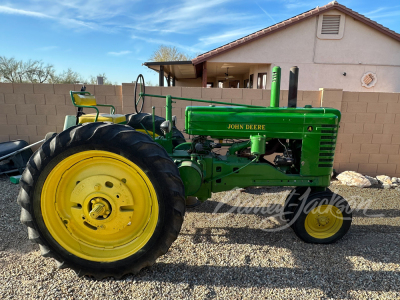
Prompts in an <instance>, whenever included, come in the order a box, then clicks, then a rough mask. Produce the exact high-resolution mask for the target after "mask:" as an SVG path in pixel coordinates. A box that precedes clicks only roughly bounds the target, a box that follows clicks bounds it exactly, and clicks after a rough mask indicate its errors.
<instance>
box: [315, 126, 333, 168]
mask: <svg viewBox="0 0 400 300" xmlns="http://www.w3.org/2000/svg"><path fill="white" fill-rule="evenodd" d="M322 128H323V129H322ZM337 131H338V127H337V125H321V133H322V135H321V139H320V142H319V150H320V153H319V159H318V167H320V168H332V167H333V157H334V155H335V148H336V133H337Z"/></svg>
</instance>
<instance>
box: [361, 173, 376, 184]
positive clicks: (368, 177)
mask: <svg viewBox="0 0 400 300" xmlns="http://www.w3.org/2000/svg"><path fill="white" fill-rule="evenodd" d="M364 177H365V178H367V179H368V180H369V182H371V185H378V184H379V181H378V179H376V178H375V177H371V176H368V175H365V176H364Z"/></svg>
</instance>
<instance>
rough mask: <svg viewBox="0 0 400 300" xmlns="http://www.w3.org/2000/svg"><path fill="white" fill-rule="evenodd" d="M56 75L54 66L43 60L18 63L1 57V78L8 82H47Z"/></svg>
mask: <svg viewBox="0 0 400 300" xmlns="http://www.w3.org/2000/svg"><path fill="white" fill-rule="evenodd" d="M53 74H54V68H53V65H50V64H47V65H44V63H43V62H42V61H41V60H31V59H30V60H28V61H27V62H23V61H22V60H21V61H17V60H16V59H15V58H13V57H12V58H6V57H4V56H0V78H2V79H3V80H4V81H6V82H19V83H22V82H31V83H44V82H47V81H48V80H49V79H50V78H51V75H53Z"/></svg>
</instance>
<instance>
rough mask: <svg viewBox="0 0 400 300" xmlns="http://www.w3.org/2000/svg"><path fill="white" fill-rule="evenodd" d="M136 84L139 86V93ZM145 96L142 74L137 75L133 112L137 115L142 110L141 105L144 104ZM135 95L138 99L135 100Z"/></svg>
mask: <svg viewBox="0 0 400 300" xmlns="http://www.w3.org/2000/svg"><path fill="white" fill-rule="evenodd" d="M138 84H139V85H140V91H138ZM143 94H145V84H144V77H143V75H142V74H139V76H138V77H137V78H136V83H135V93H134V95H135V98H134V99H135V110H136V113H137V114H140V113H141V112H142V109H143V104H144V96H143ZM136 95H137V96H138V98H137V99H136Z"/></svg>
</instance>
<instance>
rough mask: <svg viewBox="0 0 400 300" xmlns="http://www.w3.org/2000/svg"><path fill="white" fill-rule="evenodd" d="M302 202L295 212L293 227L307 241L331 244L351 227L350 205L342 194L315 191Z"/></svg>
mask: <svg viewBox="0 0 400 300" xmlns="http://www.w3.org/2000/svg"><path fill="white" fill-rule="evenodd" d="M303 201H305V202H304V204H303V203H301V204H300V205H299V206H298V207H297V209H296V212H295V214H294V218H295V220H294V223H293V225H292V229H293V230H294V232H295V234H296V235H297V236H298V237H299V238H300V239H302V240H303V241H305V242H307V243H316V244H330V243H334V242H336V241H338V240H339V239H341V238H342V237H343V236H344V235H345V234H346V233H347V232H348V231H349V229H350V225H351V221H352V213H351V208H350V205H349V204H348V203H347V201H346V200H345V199H344V198H343V197H342V196H340V195H337V194H334V193H331V192H321V193H315V194H312V195H310V196H309V197H308V199H307V200H303Z"/></svg>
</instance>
